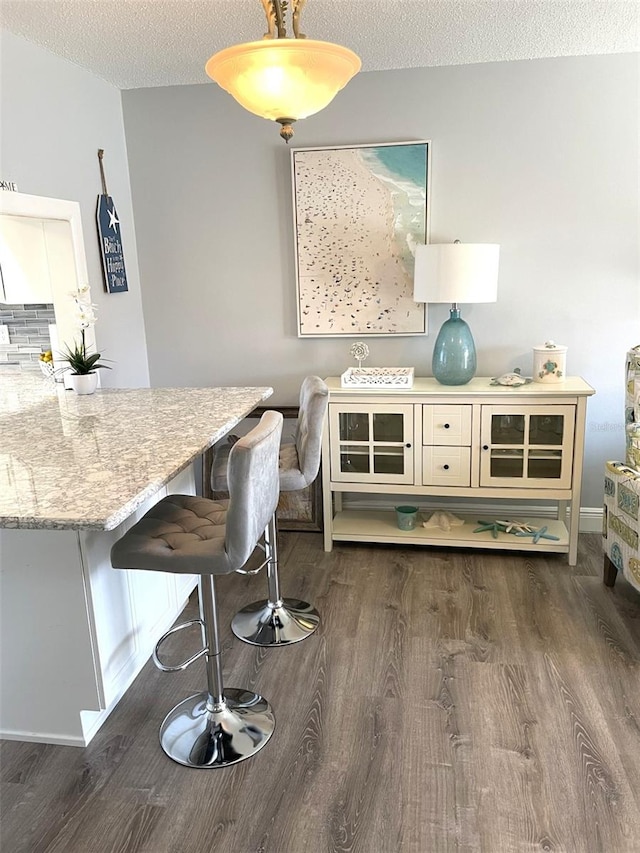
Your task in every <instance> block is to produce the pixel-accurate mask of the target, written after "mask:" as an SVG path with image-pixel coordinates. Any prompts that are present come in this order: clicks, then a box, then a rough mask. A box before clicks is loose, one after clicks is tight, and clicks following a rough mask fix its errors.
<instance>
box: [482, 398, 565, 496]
mask: <svg viewBox="0 0 640 853" xmlns="http://www.w3.org/2000/svg"><path fill="white" fill-rule="evenodd" d="M574 428H575V407H574V406H548V407H544V406H483V407H482V431H481V436H480V441H481V448H482V449H481V455H480V485H481V486H523V487H525V488H527V487H528V488H544V487H545V486H547V487H548V488H559V489H568V488H570V485H571V466H572V459H571V449H572V447H573V432H574Z"/></svg>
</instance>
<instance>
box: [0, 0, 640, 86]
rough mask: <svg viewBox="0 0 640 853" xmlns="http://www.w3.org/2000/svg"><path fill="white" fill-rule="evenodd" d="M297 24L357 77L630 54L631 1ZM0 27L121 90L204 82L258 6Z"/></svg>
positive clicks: (7, 21) (321, 6)
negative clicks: (341, 51) (336, 52)
mask: <svg viewBox="0 0 640 853" xmlns="http://www.w3.org/2000/svg"><path fill="white" fill-rule="evenodd" d="M301 20H302V31H303V32H305V33H306V34H307V35H308V36H309V37H310V38H315V39H322V40H324V41H335V42H339V43H341V44H344V45H346V46H347V47H350V48H352V49H353V50H354V51H355V52H356V53H357V54H358V55H359V56H360V57H361V59H362V70H363V71H378V70H387V69H391V68H415V67H428V66H433V65H463V64H467V63H472V62H493V61H498V60H513V59H539V58H542V57H550V56H578V55H583V54H602V53H623V52H628V51H637V50H639V49H640V36H639V32H640V25H639V21H640V2H638V0H456V2H454V0H309V2H308V4H307V5H306V7H305V8H304V11H303V14H302V18H301ZM0 24H1V25H2V27H3V28H4V29H7V30H9V31H11V32H12V33H15V34H16V35H20V36H23V37H24V38H26V39H28V40H30V41H33V42H35V43H36V44H39V45H41V46H42V47H45V48H47V49H48V50H50V51H51V52H52V53H55V54H57V55H59V56H62V57H64V58H66V59H68V60H70V61H71V62H74V63H76V64H77V65H80V66H82V67H83V68H87V69H89V70H90V71H92V72H93V73H94V74H96V75H98V76H99V77H102V78H103V79H105V80H108V81H109V82H111V83H113V84H114V85H115V86H118V87H119V88H121V89H135V88H140V87H145V86H170V85H183V84H188V83H205V82H208V78H207V77H206V76H205V73H204V64H205V62H206V60H207V59H208V58H209V56H210V55H211V54H212V53H215V52H216V51H217V50H220V49H221V48H223V47H228V46H229V45H232V44H236V43H238V42H242V41H252V40H254V39H257V38H260V37H261V36H262V34H263V33H264V31H265V19H264V13H263V10H262V6H261V4H260V2H259V0H1V2H0Z"/></svg>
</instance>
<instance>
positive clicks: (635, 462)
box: [602, 346, 640, 591]
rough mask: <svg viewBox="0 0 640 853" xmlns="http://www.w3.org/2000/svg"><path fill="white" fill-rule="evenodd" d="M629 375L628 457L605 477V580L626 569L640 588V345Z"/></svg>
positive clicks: (614, 464) (631, 358)
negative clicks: (639, 510)
mask: <svg viewBox="0 0 640 853" xmlns="http://www.w3.org/2000/svg"><path fill="white" fill-rule="evenodd" d="M625 379H626V399H625V436H626V457H625V461H624V463H623V462H607V464H606V470H605V479H604V518H603V529H602V544H603V548H604V582H605V584H606V585H607V586H613V585H614V583H615V580H616V577H617V575H618V572H622V574H623V575H624V577H625V578H626V579H627V580H628V581H629V583H630V584H631V585H632V586H634V587H635V588H636V589H637V590H639V591H640V545H639V543H638V538H639V536H640V519H639V515H640V513H639V512H638V508H639V506H640V346H637V347H634V348H633V349H631V350H629V352H628V353H627V361H626V368H625Z"/></svg>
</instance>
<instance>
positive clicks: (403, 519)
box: [396, 506, 418, 530]
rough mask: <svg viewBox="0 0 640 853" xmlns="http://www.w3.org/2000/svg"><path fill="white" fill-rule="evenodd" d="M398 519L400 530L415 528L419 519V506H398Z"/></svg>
mask: <svg viewBox="0 0 640 853" xmlns="http://www.w3.org/2000/svg"><path fill="white" fill-rule="evenodd" d="M396 519H397V521H398V527H399V528H400V530H414V529H415V526H416V524H417V521H418V507H417V506H397V507H396Z"/></svg>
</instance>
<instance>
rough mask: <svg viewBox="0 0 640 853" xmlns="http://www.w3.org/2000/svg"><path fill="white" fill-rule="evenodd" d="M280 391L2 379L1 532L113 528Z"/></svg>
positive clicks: (19, 376)
mask: <svg viewBox="0 0 640 853" xmlns="http://www.w3.org/2000/svg"><path fill="white" fill-rule="evenodd" d="M272 393H273V389H272V388H268V387H263V388H136V389H123V390H116V389H105V390H98V391H96V393H95V394H93V395H91V396H80V395H78V394H75V393H74V392H73V391H65V390H63V389H62V388H61V387H60V386H59V385H58V384H57V383H54V382H51V381H47V380H44V379H42V378H41V377H37V376H36V377H29V376H25V375H16V376H13V375H0V527H10V528H35V529H48V530H65V529H94V530H111V529H113V528H114V527H117V525H118V524H120V522H121V521H123V520H124V519H125V518H127V517H128V516H129V515H130V514H131V513H132V512H133V511H134V510H135V509H136V508H137V507H139V506H140V505H141V504H142V503H143V502H144V501H145V500H146V499H147V498H148V497H151V496H152V495H153V494H155V493H156V492H157V491H158V489H160V488H161V487H162V486H164V485H165V484H166V483H168V482H169V481H170V480H171V479H172V478H173V477H174V476H175V475H176V474H178V473H179V472H180V471H181V470H183V469H184V468H186V467H187V465H189V464H190V463H191V462H193V460H194V459H196V458H197V457H198V456H199V455H200V454H201V453H202V452H203V451H204V450H206V448H207V447H210V446H211V445H212V444H214V443H215V442H216V441H218V440H219V439H220V438H222V437H223V436H224V435H225V434H226V433H227V432H229V430H231V429H232V428H233V427H234V426H235V425H236V424H237V423H238V422H239V421H240V420H242V418H243V417H245V416H246V415H247V414H248V413H249V412H251V411H252V410H253V409H254V408H255V407H256V406H257V405H259V404H260V403H261V402H262V401H263V400H266V399H267V398H268V397H270V396H271V394H272Z"/></svg>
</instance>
